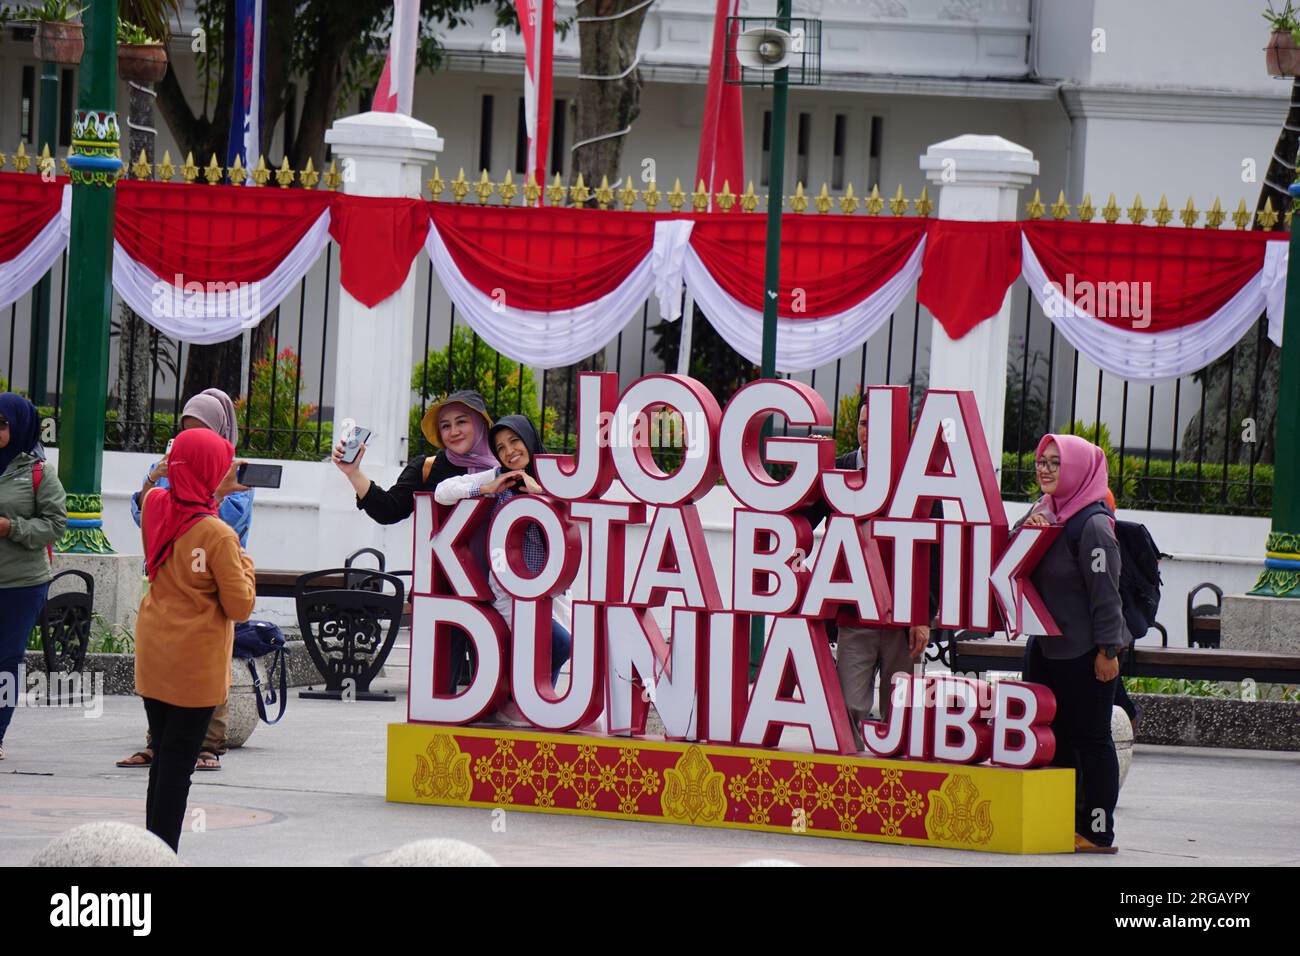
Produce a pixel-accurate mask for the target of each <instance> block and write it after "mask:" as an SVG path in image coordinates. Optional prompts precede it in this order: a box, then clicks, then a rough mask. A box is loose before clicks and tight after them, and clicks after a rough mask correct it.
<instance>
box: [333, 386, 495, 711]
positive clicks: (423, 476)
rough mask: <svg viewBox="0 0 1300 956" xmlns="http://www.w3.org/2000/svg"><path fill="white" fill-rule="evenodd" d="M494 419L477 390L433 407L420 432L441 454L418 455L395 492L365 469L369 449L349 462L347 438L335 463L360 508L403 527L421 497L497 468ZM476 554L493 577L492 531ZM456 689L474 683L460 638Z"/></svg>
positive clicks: (455, 640)
mask: <svg viewBox="0 0 1300 956" xmlns="http://www.w3.org/2000/svg"><path fill="white" fill-rule="evenodd" d="M491 426H492V417H491V416H490V415H489V414H488V410H487V402H486V400H484V398H483V396H482V395H480V394H479V393H478V392H476V391H473V390H472V389H462V390H461V391H458V392H452V393H451V394H450V395H446V396H444V397H443V398H440V399H439V400H438V401H436V402H434V403H433V404H431V405H430V406H429V407H428V409H427V410H426V411H425V413H424V417H423V418H422V419H421V420H420V431H422V432H423V433H424V437H425V438H427V439H428V440H429V444H430V445H432V446H433V448H434V450H435V453H434V454H432V455H416V456H415V457H414V458H412V459H411V460H410V461H408V462H407V463H406V467H405V468H403V469H402V473H401V474H400V475H398V477H397V483H396V484H395V485H393V486H392V487H391V488H381V487H380V486H379V485H378V484H377V483H376V482H374V481H372V480H371V479H370V478H369V477H367V476H366V473H365V472H363V471H362V470H361V459H362V458H364V457H365V454H366V446H365V444H364V443H363V444H362V445H361V448H360V451H359V452H358V453H357V455H356V457H355V458H354V459H353V460H352V461H350V462H349V461H345V460H344V453H345V450H344V444H345V441H344V439H345V437H346V436H339V441H338V442H337V443H336V444H335V446H334V454H333V459H334V464H335V465H336V466H337V467H338V469H339V471H341V472H342V473H343V474H344V476H345V477H346V478H347V479H348V482H349V483H350V484H351V485H352V489H353V491H355V492H356V495H357V507H358V508H359V509H361V510H362V511H364V512H365V513H366V514H367V515H369V516H370V518H371V520H373V521H375V522H377V523H379V524H397V523H398V522H400V521H405V520H406V519H407V518H409V517H410V516H411V513H412V512H413V511H415V494H416V492H419V491H428V492H432V491H433V490H434V489H435V488H437V487H438V484H439V482H442V481H444V480H446V479H447V478H452V477H455V476H457V475H464V474H467V473H469V472H478V471H484V470H486V469H491V468H495V467H496V464H497V460H496V458H495V457H493V454H492V450H491V448H490V447H489V445H488V429H489V428H490V427H491ZM470 549H471V553H472V554H473V555H474V559H475V560H476V561H478V563H479V567H481V568H482V569H483V573H484V574H487V572H488V558H487V526H486V525H484V526H483V527H481V528H480V529H479V530H478V531H477V532H476V533H475V535H474V537H473V538H472V539H471V540H470ZM451 640H452V664H451V670H452V676H451V682H452V688H453V690H454V689H455V688H456V687H458V686H460V685H461V684H467V683H469V679H470V676H471V674H472V673H473V660H472V658H471V651H470V643H469V639H468V638H467V637H466V636H465V635H463V634H459V633H455V632H453V636H452V639H451Z"/></svg>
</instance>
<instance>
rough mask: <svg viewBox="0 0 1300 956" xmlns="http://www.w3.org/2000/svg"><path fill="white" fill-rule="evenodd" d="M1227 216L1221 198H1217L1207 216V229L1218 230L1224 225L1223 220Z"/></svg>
mask: <svg viewBox="0 0 1300 956" xmlns="http://www.w3.org/2000/svg"><path fill="white" fill-rule="evenodd" d="M1227 215H1228V214H1227V213H1225V212H1224V211H1223V206H1222V205H1221V204H1220V203H1219V197H1218V196H1215V197H1214V205H1213V206H1211V207H1210V211H1209V212H1207V213H1206V214H1205V228H1206V229H1218V228H1219V227H1220V226H1222V225H1223V220H1224V219H1225V218H1226V217H1227Z"/></svg>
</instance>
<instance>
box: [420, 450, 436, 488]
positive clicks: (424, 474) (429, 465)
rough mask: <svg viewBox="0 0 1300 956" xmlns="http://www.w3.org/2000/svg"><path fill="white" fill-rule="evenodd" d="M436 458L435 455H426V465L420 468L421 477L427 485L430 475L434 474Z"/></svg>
mask: <svg viewBox="0 0 1300 956" xmlns="http://www.w3.org/2000/svg"><path fill="white" fill-rule="evenodd" d="M434 458H435V456H433V455H425V456H424V464H423V465H421V466H420V477H421V479H423V481H424V483H425V484H426V485H427V484H428V483H429V475H430V474H431V473H432V472H433V462H434Z"/></svg>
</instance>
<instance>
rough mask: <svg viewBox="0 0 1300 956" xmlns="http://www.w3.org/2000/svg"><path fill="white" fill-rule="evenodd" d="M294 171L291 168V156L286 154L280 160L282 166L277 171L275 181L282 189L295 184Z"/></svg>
mask: <svg viewBox="0 0 1300 956" xmlns="http://www.w3.org/2000/svg"><path fill="white" fill-rule="evenodd" d="M293 178H294V172H293V170H292V169H290V168H289V157H288V156H285V157H284V158H283V159H281V161H280V168H279V169H277V170H276V171H275V181H276V183H277V184H278V185H279V187H280V188H281V189H286V188H288V187H289V186H291V185H292V184H293Z"/></svg>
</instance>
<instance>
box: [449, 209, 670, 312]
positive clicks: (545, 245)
mask: <svg viewBox="0 0 1300 956" xmlns="http://www.w3.org/2000/svg"><path fill="white" fill-rule="evenodd" d="M427 206H428V209H429V214H430V215H431V216H432V217H433V223H434V226H435V227H436V228H437V230H438V235H439V236H440V237H441V238H442V241H443V242H444V243H445V244H446V246H447V251H448V252H449V253H450V254H451V258H452V259H453V260H454V261H455V263H456V267H457V268H458V269H460V271H461V273H462V274H463V275H464V276H465V278H466V279H468V280H469V281H470V283H471V284H473V285H474V287H475V288H477V289H478V290H479V291H480V292H482V293H483V294H484V295H488V296H491V295H494V294H495V290H498V289H500V290H502V291H503V293H504V295H505V303H506V304H507V305H509V306H510V307H511V308H517V309H528V310H532V311H540V312H556V311H560V310H562V309H572V308H575V307H577V306H580V305H585V304H586V303H588V302H592V301H594V300H595V299H598V298H600V297H601V296H603V295H606V294H608V293H610V292H612V291H613V290H614V289H616V288H617V287H618V286H619V285H621V284H622V282H623V281H624V280H625V279H626V278H627V277H628V275H629V274H630V273H631V272H632V270H633V269H635V268H636V267H637V266H639V265H640V264H641V263H642V262H644V261H645V260H646V257H647V256H649V255H650V251H651V249H653V248H654V234H655V226H654V224H655V220H657V219H662V218H664V217H663V216H661V215H655V214H653V213H642V212H620V213H605V212H599V211H596V210H591V209H561V208H557V207H554V206H543V207H539V208H532V209H526V208H524V207H522V206H460V205H451V204H449V203H428V204H427Z"/></svg>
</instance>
